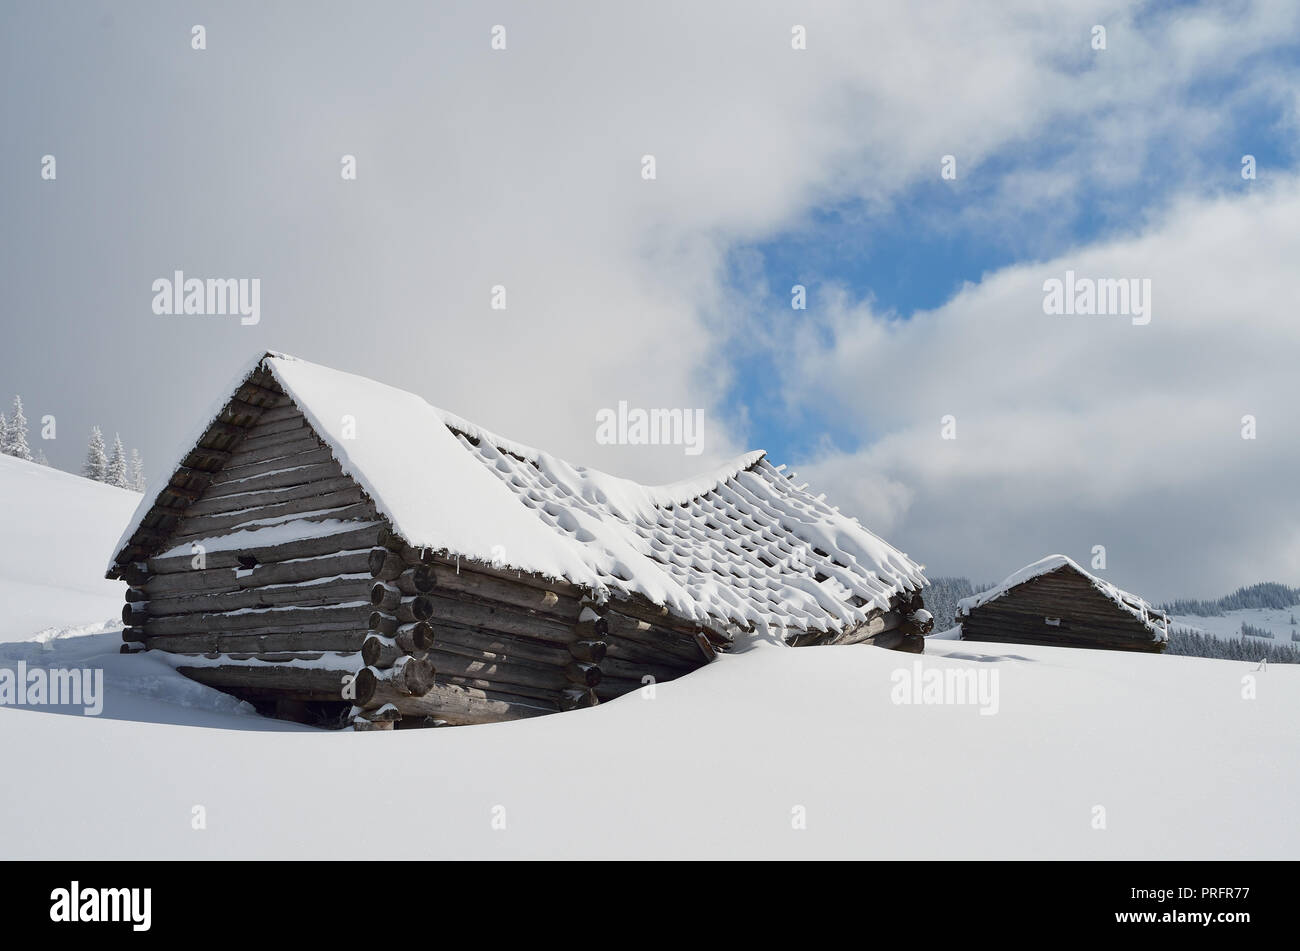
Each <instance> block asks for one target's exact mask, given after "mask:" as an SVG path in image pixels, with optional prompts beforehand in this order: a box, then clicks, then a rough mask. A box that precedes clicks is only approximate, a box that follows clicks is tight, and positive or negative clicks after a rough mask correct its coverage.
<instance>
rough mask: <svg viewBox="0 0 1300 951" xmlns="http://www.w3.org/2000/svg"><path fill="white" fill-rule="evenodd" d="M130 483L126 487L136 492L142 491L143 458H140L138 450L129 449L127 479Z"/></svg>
mask: <svg viewBox="0 0 1300 951" xmlns="http://www.w3.org/2000/svg"><path fill="white" fill-rule="evenodd" d="M128 481H129V482H130V485H129V486H128V488H131V489H134V490H135V491H137V492H143V491H144V487H145V486H144V460H143V459H141V458H140V450H139V449H132V450H131V475H130V477H129V479H128Z"/></svg>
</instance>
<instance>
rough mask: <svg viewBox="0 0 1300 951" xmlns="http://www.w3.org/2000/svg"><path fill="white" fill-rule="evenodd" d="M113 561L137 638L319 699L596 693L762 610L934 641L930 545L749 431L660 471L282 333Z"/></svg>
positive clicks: (383, 709) (693, 654)
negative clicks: (378, 374)
mask: <svg viewBox="0 0 1300 951" xmlns="http://www.w3.org/2000/svg"><path fill="white" fill-rule="evenodd" d="M228 392H230V394H231V395H230V396H229V397H228V398H226V399H225V401H224V402H223V403H221V404H219V406H218V407H217V408H216V409H215V410H214V412H213V414H212V416H211V419H210V421H209V422H208V423H207V424H206V425H205V426H204V427H203V429H202V430H201V431H200V432H199V434H198V435H197V437H196V438H194V439H193V440H192V441H190V442H188V443H186V451H185V454H184V455H183V456H182V457H181V459H180V460H179V462H178V463H177V465H176V466H175V467H174V471H173V473H172V475H171V476H170V478H169V479H168V481H167V483H166V484H165V485H163V486H162V488H161V489H160V490H159V491H158V492H157V494H156V495H155V496H153V497H152V498H146V500H145V501H144V502H142V504H141V506H140V509H139V510H138V511H137V513H136V516H135V518H134V519H133V521H132V524H131V525H130V526H129V527H128V529H127V531H126V533H125V534H124V536H123V538H122V541H121V543H120V544H119V546H118V550H117V552H116V554H115V555H114V557H113V560H112V563H111V566H110V568H109V571H108V576H109V577H110V578H119V579H123V580H125V581H126V582H127V583H128V584H129V589H128V591H127V595H126V602H127V603H126V606H125V608H124V609H123V615H122V616H123V620H124V623H125V627H124V629H123V632H122V637H123V640H124V641H125V642H126V643H125V644H124V646H123V650H127V651H133V650H138V649H146V650H150V651H157V652H159V653H160V654H161V655H162V656H164V657H166V658H168V659H170V660H171V662H172V663H173V664H174V665H175V666H176V667H177V668H178V669H179V670H180V671H181V672H182V673H184V674H185V675H187V676H189V677H191V678H193V679H195V680H197V681H199V682H201V683H204V684H209V685H211V686H213V687H215V688H217V689H220V690H223V691H226V692H228V693H231V694H233V695H235V696H237V697H240V698H243V699H245V700H248V701H249V702H251V703H253V704H254V705H255V706H256V707H257V708H258V709H259V710H260V711H261V712H263V713H266V714H269V715H275V716H281V717H285V718H290V719H300V720H308V721H310V722H318V723H321V722H332V723H337V724H338V725H347V724H351V725H354V726H356V728H358V729H391V728H393V726H394V725H395V724H396V725H398V726H401V727H407V726H421V725H443V724H452V725H459V724H470V723H483V722H492V721H498V720H509V719H517V718H521V717H529V716H536V715H538V714H543V713H550V712H555V711H559V710H567V709H573V708H577V707H585V706H591V705H594V704H596V703H598V702H600V701H602V700H609V699H612V698H614V697H617V696H620V695H622V694H624V693H628V692H630V691H633V690H636V689H638V688H641V687H643V686H644V685H646V684H647V683H650V682H659V681H667V680H672V679H674V678H676V677H679V676H681V675H682V674H685V673H687V672H689V671H691V670H694V669H696V668H697V667H699V666H701V665H703V664H705V663H708V662H709V661H710V660H711V659H713V658H714V656H715V655H716V653H717V652H718V651H720V650H727V649H728V648H729V647H730V646H731V645H732V643H733V640H734V638H735V637H736V636H737V634H739V633H741V632H753V631H759V632H763V633H766V634H768V635H770V636H776V637H781V638H783V639H785V640H786V641H787V642H788V643H791V644H794V645H805V644H852V643H865V644H877V645H880V646H887V647H898V648H902V649H905V650H913V651H920V650H921V649H922V645H923V635H924V634H925V633H926V632H927V631H928V625H929V623H930V622H929V615H928V613H927V612H925V611H924V608H923V605H922V602H921V595H920V591H921V588H922V586H923V585H924V584H925V583H926V581H925V578H924V576H923V574H922V571H921V568H920V567H919V566H918V565H916V564H914V563H913V562H912V561H911V560H910V559H909V558H908V557H907V556H906V555H904V554H902V553H901V552H898V551H896V550H895V549H893V548H892V547H890V546H889V545H887V544H886V543H885V542H883V541H881V540H880V539H879V538H877V537H876V536H875V535H873V534H871V533H870V532H868V531H866V530H865V529H864V528H863V527H862V526H860V525H859V524H858V523H857V522H856V520H853V519H850V518H848V517H846V516H843V515H841V514H840V513H839V512H838V511H837V510H835V509H833V508H831V507H830V506H829V505H827V504H826V503H825V502H824V501H823V500H822V497H820V496H818V497H814V496H812V495H810V494H808V493H807V492H806V491H805V490H804V489H805V487H803V486H799V487H796V486H795V485H794V483H793V482H792V480H791V479H790V478H788V477H786V476H785V475H783V474H782V472H781V471H780V470H778V469H777V468H775V467H773V466H772V465H771V464H770V463H768V462H767V461H766V459H765V458H764V454H763V453H761V452H755V453H750V454H748V455H745V456H742V457H741V458H739V459H737V460H735V461H733V462H732V463H730V464H729V465H727V466H725V467H723V468H722V469H721V470H719V471H717V472H714V473H712V474H710V475H708V476H705V477H703V478H699V479H694V480H689V481H686V482H681V483H676V484H673V485H669V486H660V487H647V486H642V485H639V484H637V483H634V482H631V481H628V480H626V479H620V478H616V477H614V476H610V475H606V474H605V473H601V472H597V471H595V470H591V469H583V468H579V467H575V466H571V465H569V464H567V463H565V462H563V461H562V460H559V459H556V458H554V457H553V456H550V455H548V454H546V453H542V452H539V451H537V450H534V449H530V448H528V447H525V446H521V445H518V444H515V443H512V442H509V441H508V440H504V439H502V438H500V437H497V436H495V435H493V434H491V433H488V432H486V431H485V430H482V429H480V428H479V427H477V426H475V425H473V424H472V423H469V422H467V421H465V420H462V419H460V418H458V417H455V416H452V415H451V414H449V413H445V412H443V411H441V410H438V409H436V408H434V407H432V406H430V405H429V404H427V403H426V402H425V401H424V400H422V399H420V398H419V397H417V396H414V395H412V394H410V393H407V392H404V391H401V390H397V389H394V388H392V387H388V386H385V385H383V384H380V383H376V382H374V381H372V380H368V379H365V378H363V377H358V376H353V375H351V374H347V373H341V372H338V371H335V370H331V369H328V368H326V367H321V366H317V365H314V364H311V363H307V362H305V361H302V360H297V359H295V358H292V357H288V356H283V355H279V354H274V353H271V354H266V355H265V356H263V357H260V358H259V359H258V360H257V361H255V362H254V363H253V364H251V365H250V367H249V368H248V369H247V370H246V371H245V372H244V373H242V374H240V376H239V377H238V379H237V382H236V384H235V385H234V386H233V387H232V389H231V390H230V391H228Z"/></svg>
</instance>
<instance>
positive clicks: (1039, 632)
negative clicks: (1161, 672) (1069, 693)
mask: <svg viewBox="0 0 1300 951" xmlns="http://www.w3.org/2000/svg"><path fill="white" fill-rule="evenodd" d="M957 620H958V621H960V622H961V639H962V640H964V641H998V642H1000V643H1004V644H1047V645H1049V646H1054V647H1094V648H1101V649H1104V650H1125V651H1151V652H1158V651H1163V650H1164V649H1165V645H1166V644H1167V643H1168V641H1169V615H1167V614H1165V613H1164V612H1163V611H1160V610H1158V609H1156V608H1154V607H1152V606H1151V605H1150V604H1148V603H1147V602H1146V601H1143V600H1142V599H1141V598H1139V597H1137V596H1136V595H1132V594H1129V593H1128V592H1127V591H1121V590H1120V589H1119V588H1117V587H1115V586H1114V585H1113V584H1110V583H1109V582H1106V581H1102V580H1101V579H1100V578H1097V577H1095V576H1094V575H1091V574H1089V573H1088V572H1086V571H1084V570H1083V569H1082V568H1080V567H1079V566H1078V565H1077V564H1076V563H1075V562H1073V561H1071V560H1070V559H1069V558H1067V557H1065V556H1064V555H1050V556H1048V557H1047V558H1044V559H1042V560H1041V561H1036V562H1034V563H1033V564H1032V565H1027V566H1026V567H1024V568H1021V569H1020V570H1019V571H1017V572H1015V573H1014V574H1013V575H1011V576H1010V577H1009V578H1007V579H1006V580H1005V581H1003V582H1002V583H1001V584H1000V585H998V586H997V587H996V588H992V589H990V590H988V591H985V592H983V593H981V594H977V595H975V596H974V597H970V598H965V599H963V600H962V601H960V602H958V605H957Z"/></svg>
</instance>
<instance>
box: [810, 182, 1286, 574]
mask: <svg viewBox="0 0 1300 951" xmlns="http://www.w3.org/2000/svg"><path fill="white" fill-rule="evenodd" d="M1297 220H1300V182H1297V180H1295V179H1287V180H1285V181H1280V182H1278V183H1277V184H1276V187H1273V188H1267V187H1261V188H1260V189H1259V190H1258V191H1255V192H1253V193H1252V194H1250V195H1248V196H1241V197H1234V198H1217V199H1211V200H1189V201H1186V202H1183V203H1180V204H1179V205H1178V206H1177V207H1176V208H1175V209H1174V210H1173V211H1171V212H1170V214H1169V215H1168V217H1167V218H1165V219H1164V220H1162V221H1161V222H1159V223H1158V224H1156V225H1155V226H1153V227H1152V228H1150V229H1149V230H1148V231H1146V232H1145V233H1144V234H1142V235H1141V236H1139V237H1136V238H1132V239H1125V240H1119V241H1111V242H1102V243H1100V244H1098V245H1096V246H1093V247H1087V248H1081V249H1079V250H1078V251H1076V252H1074V253H1071V254H1068V255H1065V256H1062V257H1061V258H1059V259H1057V260H1053V261H1049V262H1044V263H1041V264H1035V265H1022V266H1016V267H1012V268H1009V269H1007V270H1004V271H1001V272H999V273H997V274H993V275H989V276H987V277H986V278H985V279H984V280H983V281H982V282H981V283H980V284H979V285H978V286H970V287H967V288H966V289H965V290H964V291H963V292H961V293H960V294H958V295H957V296H955V297H954V298H953V299H952V300H951V301H949V302H948V303H947V304H945V305H944V306H943V307H941V308H939V309H937V310H935V311H932V312H928V313H921V314H917V315H915V316H914V317H913V318H912V319H911V320H909V321H902V322H900V321H897V320H886V319H884V318H882V317H881V316H879V315H876V314H874V313H872V312H871V310H870V309H869V308H868V307H863V306H860V305H859V306H855V305H854V304H853V303H852V302H850V301H848V300H847V299H845V298H844V297H843V296H841V297H840V298H838V300H837V302H836V303H835V304H834V305H833V307H834V314H833V316H832V317H831V323H832V325H833V328H834V338H833V341H832V342H831V343H830V344H829V345H822V344H820V343H819V342H817V341H815V340H811V339H810V340H806V341H804V342H803V345H802V349H801V353H800V356H799V360H798V363H797V365H796V366H795V367H794V368H792V369H791V371H790V372H789V374H788V377H787V379H786V381H785V382H786V386H787V388H788V395H789V396H790V398H791V399H793V400H794V401H795V402H796V403H804V404H818V405H822V406H826V405H833V406H835V407H838V408H840V409H841V410H843V411H845V412H848V411H849V408H852V407H857V408H858V414H859V416H860V418H861V420H862V423H861V426H860V432H862V433H863V434H869V433H871V432H872V429H871V427H876V426H879V425H880V422H881V421H882V420H886V421H888V426H887V432H885V433H884V434H883V435H881V436H879V438H875V439H874V441H870V442H869V444H868V445H867V446H866V448H864V449H863V450H861V451H860V452H856V453H852V454H847V455H836V454H830V455H827V456H825V457H824V458H822V459H820V460H818V462H817V463H816V464H815V465H804V466H803V467H801V468H802V472H803V474H804V475H807V476H810V477H815V478H818V479H819V481H821V482H823V483H825V484H826V485H827V486H829V487H831V488H832V489H833V491H834V492H835V493H842V494H843V495H845V496H846V497H853V498H854V499H855V500H857V501H858V502H859V503H860V504H861V505H862V506H863V507H864V510H865V511H864V515H865V516H866V518H867V520H868V522H869V523H870V524H874V525H877V526H879V529H880V530H881V531H882V532H885V533H887V534H890V535H891V536H896V537H898V539H899V541H900V542H902V543H905V544H906V545H908V546H909V547H910V548H912V549H914V550H913V551H912V554H913V555H915V556H917V557H919V558H921V559H922V560H923V561H927V562H928V563H930V564H931V566H932V567H933V568H935V569H936V570H939V571H941V572H950V573H961V574H968V575H971V576H973V577H974V578H976V579H980V580H989V579H996V578H1000V577H1001V576H1002V575H1004V574H1006V573H1009V572H1010V571H1011V570H1012V569H1014V568H1016V567H1019V565H1020V564H1021V563H1023V562H1028V561H1031V560H1033V559H1035V558H1037V557H1040V556H1042V555H1045V554H1048V553H1050V552H1054V551H1058V550H1061V551H1065V552H1066V553H1067V554H1072V555H1074V556H1076V557H1078V558H1081V559H1083V558H1086V557H1087V555H1088V553H1089V552H1090V551H1091V548H1092V546H1093V545H1094V544H1103V545H1106V546H1107V550H1108V553H1109V558H1110V564H1111V568H1112V570H1113V571H1114V572H1115V575H1114V577H1115V578H1116V580H1118V581H1120V582H1121V583H1124V584H1131V585H1133V586H1135V587H1137V588H1139V589H1140V590H1142V589H1145V590H1146V592H1147V593H1148V594H1151V595H1152V596H1158V597H1167V596H1168V597H1172V596H1177V595H1179V594H1186V595H1207V596H1208V595H1212V594H1213V593H1214V592H1215V591H1216V590H1217V589H1218V588H1225V587H1228V586H1235V585H1238V584H1244V583H1251V582H1254V581H1259V580H1268V579H1274V580H1286V579H1291V580H1292V581H1294V579H1295V578H1296V577H1297V576H1298V575H1300V545H1297V543H1296V541H1295V527H1296V525H1297V524H1300V495H1297V493H1296V492H1295V488H1294V487H1295V484H1296V473H1297V472H1300V414H1298V413H1297V412H1296V406H1297V396H1300V321H1298V320H1297V319H1296V313H1295V301H1296V300H1300V269H1297V268H1296V266H1295V262H1296V261H1297V260H1300V233H1297V231H1296V229H1295V221H1297ZM1067 268H1072V269H1074V270H1075V272H1076V273H1077V274H1079V275H1080V276H1083V275H1091V276H1097V277H1138V278H1150V279H1151V281H1152V288H1153V290H1152V298H1153V310H1152V320H1151V323H1150V324H1149V325H1147V326H1134V325H1133V324H1132V322H1131V321H1130V320H1129V319H1128V318H1125V317H1113V316H1112V317H1081V316H1072V317H1053V316H1047V315H1045V314H1044V313H1043V308H1042V300H1043V289H1042V288H1043V282H1044V281H1045V280H1047V279H1048V278H1052V277H1058V278H1059V277H1061V276H1062V275H1063V274H1064V272H1065V270H1066V269H1067ZM946 414H952V415H954V416H955V417H956V419H957V439H955V440H950V441H949V440H943V439H941V438H940V419H941V417H942V416H944V415H946ZM1246 414H1250V415H1253V416H1255V417H1256V418H1257V420H1258V438H1257V439H1255V440H1253V441H1250V440H1244V439H1242V438H1241V417H1242V416H1243V415H1246ZM901 486H906V487H907V491H906V492H904V491H902V490H901V489H900V487H901ZM1223 593H1226V591H1225V592H1223Z"/></svg>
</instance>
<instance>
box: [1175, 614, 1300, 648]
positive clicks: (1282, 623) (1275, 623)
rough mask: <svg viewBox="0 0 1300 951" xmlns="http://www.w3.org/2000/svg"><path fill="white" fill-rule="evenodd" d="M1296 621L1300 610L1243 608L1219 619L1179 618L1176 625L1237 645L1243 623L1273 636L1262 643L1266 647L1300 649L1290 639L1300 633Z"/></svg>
mask: <svg viewBox="0 0 1300 951" xmlns="http://www.w3.org/2000/svg"><path fill="white" fill-rule="evenodd" d="M1293 617H1294V618H1296V619H1297V620H1300V607H1295V606H1293V607H1289V608H1243V609H1241V610H1239V611H1225V612H1224V613H1223V614H1222V615H1221V616H1218V617H1205V616H1202V615H1200V614H1176V615H1174V623H1175V624H1177V625H1178V626H1179V627H1188V628H1195V629H1196V630H1198V631H1200V632H1201V633H1202V634H1212V635H1214V636H1215V637H1218V638H1220V639H1226V640H1233V641H1235V640H1239V639H1240V638H1241V625H1242V622H1243V621H1244V622H1245V623H1246V624H1249V625H1250V626H1251V627H1257V628H1260V629H1262V630H1265V631H1272V632H1273V637H1272V638H1263V639H1261V640H1262V642H1263V643H1265V644H1279V645H1283V646H1286V647H1297V648H1300V641H1293V640H1291V635H1292V634H1294V633H1296V632H1297V631H1300V625H1298V626H1294V627H1293V626H1292V624H1291V619H1292V618H1293ZM1248 636H1250V637H1251V639H1252V640H1253V639H1255V638H1254V637H1253V635H1248Z"/></svg>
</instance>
